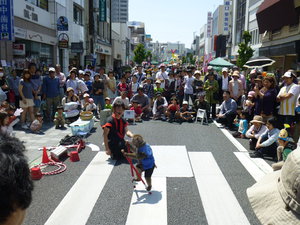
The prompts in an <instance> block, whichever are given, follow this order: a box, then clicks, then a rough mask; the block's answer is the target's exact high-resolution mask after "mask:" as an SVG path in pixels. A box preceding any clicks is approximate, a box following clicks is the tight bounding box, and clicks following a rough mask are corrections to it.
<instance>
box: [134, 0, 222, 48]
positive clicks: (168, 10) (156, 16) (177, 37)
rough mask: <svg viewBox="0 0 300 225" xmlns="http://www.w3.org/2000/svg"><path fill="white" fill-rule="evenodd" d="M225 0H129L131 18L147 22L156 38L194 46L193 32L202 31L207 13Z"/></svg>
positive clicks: (147, 27) (146, 26)
mask: <svg viewBox="0 0 300 225" xmlns="http://www.w3.org/2000/svg"><path fill="white" fill-rule="evenodd" d="M223 2H224V1H223V0H185V1H181V0H129V21H141V22H144V23H145V28H146V33H147V34H151V35H152V39H153V41H157V40H158V41H159V42H167V41H169V42H177V41H180V43H185V44H186V47H187V48H190V47H191V43H192V41H193V32H196V34H199V32H200V28H201V27H202V26H203V25H204V24H205V23H206V18H207V12H208V11H212V12H213V11H214V10H215V9H216V8H217V6H218V5H220V4H222V3H223Z"/></svg>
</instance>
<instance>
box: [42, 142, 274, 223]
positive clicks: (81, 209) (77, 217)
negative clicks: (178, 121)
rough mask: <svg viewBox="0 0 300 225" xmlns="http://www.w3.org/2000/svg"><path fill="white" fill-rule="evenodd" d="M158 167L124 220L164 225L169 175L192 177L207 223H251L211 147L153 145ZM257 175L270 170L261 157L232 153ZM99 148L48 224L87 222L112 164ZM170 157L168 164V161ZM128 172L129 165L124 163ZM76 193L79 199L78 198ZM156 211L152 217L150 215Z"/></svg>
mask: <svg viewBox="0 0 300 225" xmlns="http://www.w3.org/2000/svg"><path fill="white" fill-rule="evenodd" d="M152 149H153V152H154V155H155V158H156V164H157V166H158V168H157V169H156V170H155V171H154V173H153V177H152V179H153V181H152V183H153V190H152V195H149V194H148V193H147V191H146V190H145V187H144V185H143V183H142V182H139V184H137V186H136V189H135V190H134V191H133V194H132V198H131V202H128V208H129V210H128V214H127V220H126V224H128V225H137V224H145V225H148V224H162V225H164V224H168V201H167V196H168V195H167V185H168V184H167V178H169V177H173V178H178V177H181V178H182V177H186V178H194V179H195V181H196V184H197V187H198V191H199V195H200V199H199V201H201V202H202V205H203V208H204V212H205V216H206V219H207V222H208V224H210V225H218V224H220V225H227V224H228V225H229V224H230V225H235V224H236V225H240V224H243V225H247V224H250V223H249V221H248V219H247V216H246V215H245V213H244V211H243V209H242V208H241V206H240V204H239V202H238V200H237V198H236V196H235V194H234V192H233V191H232V190H231V188H230V185H229V184H228V182H227V180H226V178H225V176H224V174H223V173H222V172H221V169H220V168H219V165H218V163H217V162H216V160H215V158H214V156H213V154H212V153H211V152H189V153H188V152H187V150H186V147H185V146H152ZM234 154H235V155H236V157H237V159H238V160H239V161H240V162H241V163H242V164H243V166H244V167H245V168H246V169H247V170H248V171H249V173H250V174H251V176H252V177H253V178H254V179H255V180H259V179H261V177H262V176H263V175H264V174H265V173H266V172H270V171H268V168H267V169H266V167H265V168H264V169H262V168H263V167H264V166H261V167H259V165H264V164H263V163H262V162H254V161H253V160H252V159H250V158H249V157H248V156H246V155H245V154H246V153H244V152H236V153H234ZM107 159H108V157H107V156H106V155H105V153H104V152H99V153H98V154H97V155H96V156H95V157H94V159H93V160H92V161H91V163H90V164H89V166H88V167H87V168H86V169H85V171H84V172H83V173H82V175H81V176H80V177H79V179H78V180H77V182H76V183H75V184H74V185H73V187H72V188H71V189H70V191H69V192H68V194H67V195H66V196H65V197H64V199H63V200H62V201H61V202H60V204H59V205H58V206H57V208H56V209H55V210H54V212H53V213H52V215H51V216H50V217H49V218H48V220H47V221H46V223H45V224H46V225H56V224H62V223H61V222H62V221H63V224H66V225H68V224H70V225H71V224H72V225H74V224H76V225H81V224H82V225H83V224H87V221H88V219H89V217H90V215H91V212H92V210H93V208H94V206H95V204H96V202H97V200H98V198H99V196H100V194H101V192H102V190H103V187H104V186H105V184H106V182H107V180H108V178H109V177H110V176H111V172H112V170H113V167H114V161H113V163H108V162H107ZM166 162H168V163H166ZM128 172H129V168H128ZM79 196H80V198H79ZM153 215H155V216H153Z"/></svg>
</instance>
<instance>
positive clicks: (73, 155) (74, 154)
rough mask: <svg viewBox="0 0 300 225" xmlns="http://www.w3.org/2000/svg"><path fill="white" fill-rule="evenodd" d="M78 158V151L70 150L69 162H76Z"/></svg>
mask: <svg viewBox="0 0 300 225" xmlns="http://www.w3.org/2000/svg"><path fill="white" fill-rule="evenodd" d="M79 160H80V159H79V154H78V152H77V151H72V152H70V161H71V162H77V161H79Z"/></svg>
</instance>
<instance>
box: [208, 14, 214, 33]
mask: <svg viewBox="0 0 300 225" xmlns="http://www.w3.org/2000/svg"><path fill="white" fill-rule="evenodd" d="M212 21H213V18H212V13H211V12H208V13H207V37H211V35H212Z"/></svg>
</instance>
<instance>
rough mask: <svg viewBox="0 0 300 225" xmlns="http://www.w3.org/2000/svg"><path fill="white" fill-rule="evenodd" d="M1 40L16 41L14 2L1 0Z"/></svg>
mask: <svg viewBox="0 0 300 225" xmlns="http://www.w3.org/2000/svg"><path fill="white" fill-rule="evenodd" d="M0 40H3V41H13V40H14V14H13V1H12V0H0Z"/></svg>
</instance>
